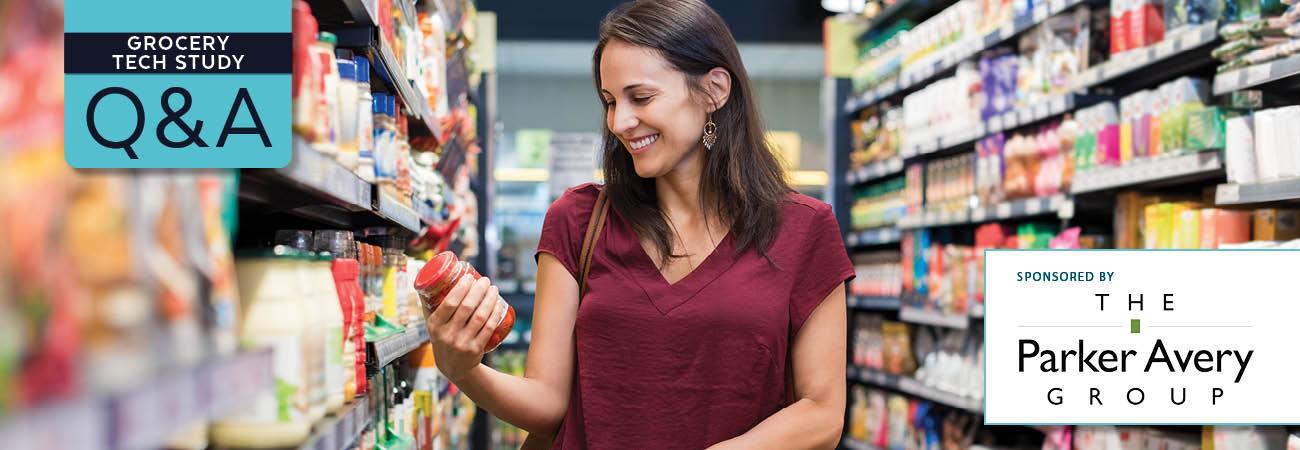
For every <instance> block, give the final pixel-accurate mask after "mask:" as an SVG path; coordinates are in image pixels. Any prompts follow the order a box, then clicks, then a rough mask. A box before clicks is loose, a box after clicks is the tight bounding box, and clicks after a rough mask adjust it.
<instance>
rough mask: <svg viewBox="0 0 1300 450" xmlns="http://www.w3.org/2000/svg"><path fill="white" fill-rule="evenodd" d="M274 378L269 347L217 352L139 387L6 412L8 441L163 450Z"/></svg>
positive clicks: (3, 427) (1, 424)
mask: <svg viewBox="0 0 1300 450" xmlns="http://www.w3.org/2000/svg"><path fill="white" fill-rule="evenodd" d="M271 383H272V379H271V352H270V351H269V350H259V351H252V352H245V353H240V354H236V355H232V356H225V357H216V358H213V359H211V360H208V361H207V362H204V363H202V364H199V365H198V366H196V367H193V368H188V369H174V370H169V371H165V372H164V373H163V374H161V375H159V376H158V377H156V378H154V379H153V380H151V381H150V382H148V383H147V384H143V385H140V386H137V387H135V388H133V389H128V390H125V391H122V392H116V393H110V394H105V395H91V396H88V397H84V398H76V399H71V400H68V401H65V402H63V403H60V404H56V405H50V406H47V407H44V408H40V409H37V410H34V411H24V412H23V414H18V415H12V416H9V417H6V418H5V419H3V420H0V439H3V440H4V442H6V445H12V446H13V448H76V449H94V450H130V449H152V448H160V447H162V446H163V445H164V444H166V442H167V440H168V439H170V438H171V437H173V436H174V435H175V434H176V433H177V432H179V431H181V430H182V429H184V427H186V426H189V425H191V424H193V423H194V422H197V421H202V420H211V419H214V418H217V417H221V416H223V415H226V414H229V413H231V412H234V411H237V410H240V409H243V408H247V407H249V405H248V404H247V402H248V401H249V400H250V399H252V398H254V397H255V396H256V394H257V393H258V392H260V391H262V390H264V389H269V388H270V387H271Z"/></svg>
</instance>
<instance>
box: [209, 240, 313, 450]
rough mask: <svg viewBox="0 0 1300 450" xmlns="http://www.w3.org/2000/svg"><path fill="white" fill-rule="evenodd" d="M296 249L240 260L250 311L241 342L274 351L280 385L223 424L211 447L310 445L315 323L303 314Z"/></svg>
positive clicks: (241, 287) (274, 370) (246, 305)
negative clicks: (310, 348) (310, 337)
mask: <svg viewBox="0 0 1300 450" xmlns="http://www.w3.org/2000/svg"><path fill="white" fill-rule="evenodd" d="M291 253H292V250H291V249H289V248H288V247H285V246H276V247H275V248H274V249H272V250H270V251H265V252H262V253H260V254H257V255H252V256H245V257H240V258H238V259H237V260H236V263H235V267H236V273H237V277H238V279H239V291H240V292H239V294H240V295H239V297H240V299H241V301H242V305H241V307H242V309H243V311H245V315H244V321H243V325H242V326H241V328H240V340H241V341H242V342H243V343H244V345H245V346H248V347H253V348H261V347H269V348H270V349H271V358H272V365H271V371H272V373H273V375H274V379H275V382H274V384H273V385H272V386H270V387H268V388H267V389H265V390H263V391H262V392H260V393H258V394H257V396H256V398H254V399H252V400H253V401H252V402H251V403H252V407H250V408H248V409H246V410H244V411H241V412H238V413H236V414H234V415H231V416H229V417H225V418H221V419H218V420H217V421H216V422H215V423H213V426H212V443H213V444H214V445H216V446H218V447H225V448H241V449H242V448H250V449H251V448H281V447H295V446H298V445H300V444H302V443H303V442H304V441H306V440H307V437H308V434H309V433H310V431H311V425H312V420H311V419H310V417H309V414H308V409H309V400H308V398H309V395H310V388H309V380H310V379H311V377H312V374H310V371H311V367H310V364H309V363H308V362H307V361H308V360H309V359H310V358H309V355H308V354H307V352H306V351H305V350H306V348H307V343H306V341H307V340H308V338H307V336H308V330H309V329H310V328H311V324H310V323H309V320H308V319H307V317H306V315H304V314H303V312H302V311H303V310H304V309H305V307H306V305H308V304H309V302H308V301H306V299H305V298H304V296H303V295H302V292H301V290H300V284H299V281H298V280H299V278H300V275H299V272H298V263H297V261H296V260H295V259H294V258H293V256H292V255H291Z"/></svg>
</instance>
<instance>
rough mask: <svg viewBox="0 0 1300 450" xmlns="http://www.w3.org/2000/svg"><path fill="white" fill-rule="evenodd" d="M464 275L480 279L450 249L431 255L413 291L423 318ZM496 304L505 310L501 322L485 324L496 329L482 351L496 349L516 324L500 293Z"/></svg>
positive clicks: (416, 280)
mask: <svg viewBox="0 0 1300 450" xmlns="http://www.w3.org/2000/svg"><path fill="white" fill-rule="evenodd" d="M466 274H469V275H470V276H471V277H473V278H474V279H475V280H477V279H479V278H482V275H479V273H478V271H477V270H474V267H473V266H471V265H470V264H469V263H467V262H465V261H460V260H458V259H457V258H456V254H455V253H452V252H449V251H445V252H442V253H439V254H438V255H437V256H434V257H433V259H431V260H429V263H428V264H425V265H424V268H422V269H420V273H419V274H417V275H416V276H415V291H416V292H417V293H419V295H420V306H421V308H422V309H423V310H424V315H425V317H428V316H429V314H432V313H433V310H434V309H437V308H438V305H441V304H442V301H443V299H445V298H446V297H447V292H448V291H450V290H451V287H452V286H454V285H455V283H456V281H457V280H460V278H461V277H462V276H464V275H466ZM496 307H497V308H505V309H506V313H505V316H504V318H502V319H501V322H500V323H498V324H495V325H493V324H488V326H495V330H494V331H493V332H492V338H491V339H488V342H487V345H486V346H485V347H484V348H483V352H484V353H486V352H490V351H492V350H495V349H496V348H497V346H498V345H500V344H501V341H503V340H505V338H506V335H508V334H510V329H511V328H513V327H514V326H515V309H514V308H513V307H511V306H510V304H509V303H506V300H505V299H503V298H501V296H499V295H498V296H497V305H496Z"/></svg>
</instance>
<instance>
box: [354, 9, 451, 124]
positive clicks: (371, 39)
mask: <svg viewBox="0 0 1300 450" xmlns="http://www.w3.org/2000/svg"><path fill="white" fill-rule="evenodd" d="M377 30H378V28H376V27H347V28H340V29H336V30H332V31H333V32H334V34H336V35H337V36H338V39H339V47H341V48H356V49H367V50H368V51H369V53H370V55H371V56H372V63H373V64H371V67H372V68H373V69H374V71H375V73H378V74H379V77H378V79H379V81H382V82H383V83H384V85H385V86H387V87H388V90H389V91H390V92H393V93H395V94H396V95H397V97H398V98H399V99H401V103H402V113H404V114H406V115H407V116H409V117H411V118H412V119H414V120H411V121H410V125H411V128H410V130H411V135H413V136H433V137H434V138H435V139H436V138H437V137H438V135H439V132H440V131H441V130H442V127H441V125H439V123H438V120H437V118H436V117H434V115H433V109H432V108H431V107H430V106H429V102H428V100H427V99H425V98H424V97H423V96H421V95H420V93H419V90H417V89H415V85H414V84H412V82H411V80H410V79H408V78H407V77H406V71H405V70H404V69H403V68H402V66H401V65H399V64H398V59H397V54H396V53H395V52H394V51H393V49H392V48H391V47H389V46H388V41H385V40H383V39H380V38H379V36H378V31H377Z"/></svg>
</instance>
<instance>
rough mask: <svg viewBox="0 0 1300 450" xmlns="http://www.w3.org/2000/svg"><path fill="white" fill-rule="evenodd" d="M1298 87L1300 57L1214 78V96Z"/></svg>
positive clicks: (1254, 66) (1271, 62) (1257, 65)
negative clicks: (1248, 90) (1267, 88)
mask: <svg viewBox="0 0 1300 450" xmlns="http://www.w3.org/2000/svg"><path fill="white" fill-rule="evenodd" d="M1297 85H1300V55H1296V56H1291V57H1289V58H1283V59H1279V60H1276V61H1270V62H1266V63H1263V64H1256V65H1253V66H1250V67H1247V68H1244V69H1239V70H1234V71H1231V72H1225V73H1221V74H1219V75H1216V76H1215V77H1214V95H1223V94H1228V93H1231V92H1233V91H1238V90H1242V89H1252V88H1260V87H1278V88H1283V89H1287V88H1293V87H1295V86H1297Z"/></svg>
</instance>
